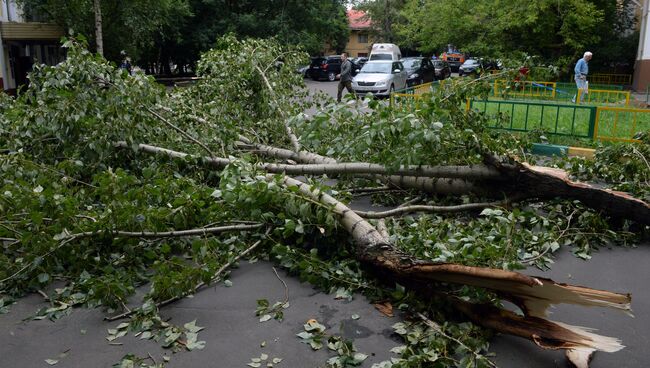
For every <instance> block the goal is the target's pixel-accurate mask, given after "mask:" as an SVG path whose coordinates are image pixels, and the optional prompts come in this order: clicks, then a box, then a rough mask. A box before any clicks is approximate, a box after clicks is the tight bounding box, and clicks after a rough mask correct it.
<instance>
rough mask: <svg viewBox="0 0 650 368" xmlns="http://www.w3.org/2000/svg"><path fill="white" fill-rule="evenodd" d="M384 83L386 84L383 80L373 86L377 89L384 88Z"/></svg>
mask: <svg viewBox="0 0 650 368" xmlns="http://www.w3.org/2000/svg"><path fill="white" fill-rule="evenodd" d="M386 82H387V81H385V80H383V81H379V82H377V83H375V86H377V87H382V86H385V85H386Z"/></svg>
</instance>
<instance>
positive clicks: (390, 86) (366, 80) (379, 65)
mask: <svg viewBox="0 0 650 368" xmlns="http://www.w3.org/2000/svg"><path fill="white" fill-rule="evenodd" d="M406 78H407V72H406V70H404V65H402V62H400V61H384V60H372V61H369V62H367V63H366V64H365V65H364V66H363V68H361V70H360V71H359V73H358V74H357V76H356V77H354V78H353V79H352V89H353V90H354V92H355V93H356V94H358V95H365V94H366V93H368V92H370V93H372V94H373V95H375V96H390V93H391V92H393V91H399V90H401V89H405V88H406Z"/></svg>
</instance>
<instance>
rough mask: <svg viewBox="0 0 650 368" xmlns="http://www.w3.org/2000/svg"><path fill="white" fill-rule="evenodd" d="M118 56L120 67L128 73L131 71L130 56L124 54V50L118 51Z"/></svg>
mask: <svg viewBox="0 0 650 368" xmlns="http://www.w3.org/2000/svg"><path fill="white" fill-rule="evenodd" d="M120 56H121V57H122V63H121V64H120V67H119V68H120V69H122V70H126V72H127V73H129V75H131V74H132V72H133V66H132V65H131V58H130V57H129V56H128V55H127V54H126V51H124V50H122V51H120Z"/></svg>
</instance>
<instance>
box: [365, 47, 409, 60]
mask: <svg viewBox="0 0 650 368" xmlns="http://www.w3.org/2000/svg"><path fill="white" fill-rule="evenodd" d="M401 58H402V52H401V51H400V50H399V47H397V45H395V44H392V43H376V44H374V45H372V51H370V58H369V59H368V60H370V61H373V60H391V61H398V60H400V59H401Z"/></svg>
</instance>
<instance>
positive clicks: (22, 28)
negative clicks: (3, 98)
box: [0, 0, 64, 92]
mask: <svg viewBox="0 0 650 368" xmlns="http://www.w3.org/2000/svg"><path fill="white" fill-rule="evenodd" d="M36 20H37V19H35V17H33V16H28V15H26V14H25V12H24V11H23V9H21V8H20V7H19V6H18V5H17V4H16V3H15V1H14V0H0V88H2V89H3V90H5V91H9V92H13V91H15V90H16V89H17V88H18V87H19V86H21V85H24V84H26V83H27V73H29V72H30V71H31V70H32V66H33V65H34V63H40V64H47V65H55V64H57V63H58V62H60V61H61V60H63V58H64V54H63V51H62V50H61V47H60V44H59V43H60V40H61V37H62V36H63V35H64V32H63V29H62V28H61V27H58V26H56V25H53V24H49V23H43V22H38V21H36Z"/></svg>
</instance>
